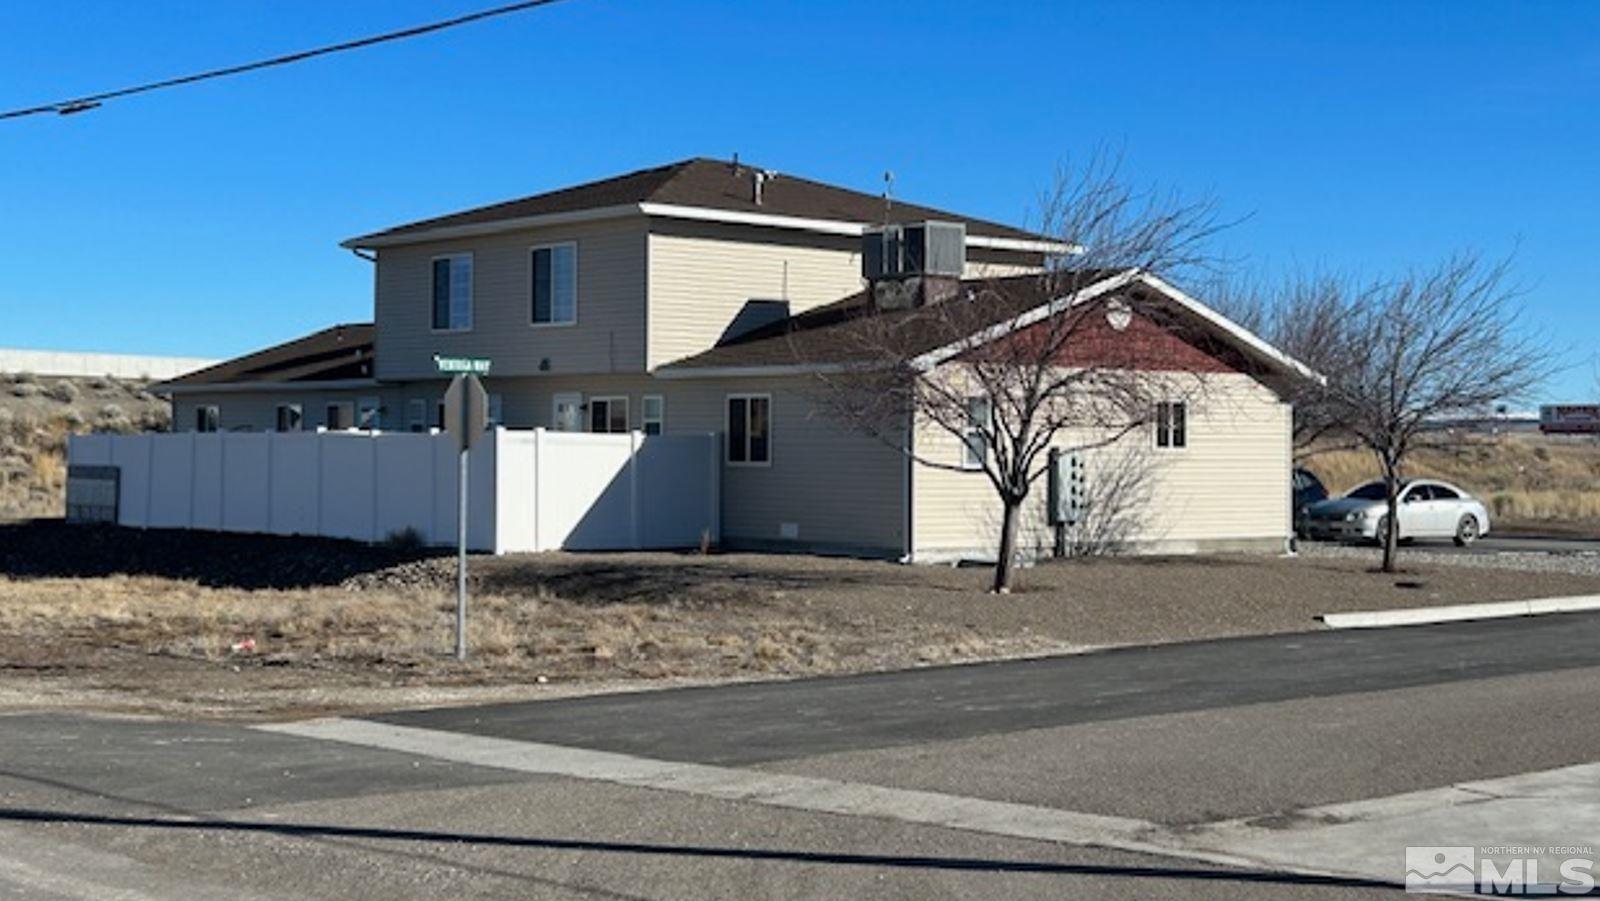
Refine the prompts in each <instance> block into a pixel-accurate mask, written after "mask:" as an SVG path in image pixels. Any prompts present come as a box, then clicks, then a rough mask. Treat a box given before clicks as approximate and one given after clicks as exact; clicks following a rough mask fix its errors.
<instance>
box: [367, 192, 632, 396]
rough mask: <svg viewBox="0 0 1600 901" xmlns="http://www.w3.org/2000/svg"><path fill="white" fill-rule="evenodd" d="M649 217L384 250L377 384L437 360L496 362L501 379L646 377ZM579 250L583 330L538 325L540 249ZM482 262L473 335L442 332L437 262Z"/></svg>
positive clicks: (430, 367)
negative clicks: (437, 314)
mask: <svg viewBox="0 0 1600 901" xmlns="http://www.w3.org/2000/svg"><path fill="white" fill-rule="evenodd" d="M645 222H646V220H645V219H644V217H642V216H637V217H631V218H626V219H617V220H607V221H605V222H591V223H578V224H572V225H564V226H552V227H549V228H540V229H527V230H522V231H516V232H508V233H503V234H494V235H484V236H479V237H472V238H459V239H454V240H449V241H433V242H428V243H424V244H407V245H402V246H398V247H386V248H383V249H381V250H379V251H378V261H377V275H376V289H375V292H376V299H375V302H374V316H375V321H376V322H377V334H378V336H377V357H378V363H377V369H378V371H377V373H376V375H377V377H378V378H380V379H382V380H384V381H398V380H409V379H418V378H429V377H431V376H433V375H434V374H435V372H434V364H433V355H434V354H436V353H437V354H445V355H447V356H474V357H488V358H490V359H491V360H493V361H494V369H493V370H492V372H493V374H496V375H505V376H516V375H533V374H535V373H538V372H540V371H541V370H540V363H541V361H543V360H549V368H548V370H547V371H549V372H552V373H578V372H583V373H593V372H628V371H642V370H643V369H644V361H645V346H644V327H645V270H646V266H645V245H646V235H645ZM564 242H573V243H575V244H576V245H577V253H578V266H577V282H578V284H577V294H578V311H577V322H576V323H575V324H573V325H560V326H551V325H541V326H535V325H534V324H533V322H532V319H533V314H532V310H533V294H532V291H533V289H532V267H533V263H532V249H533V248H534V247H536V246H541V245H545V244H558V243H564ZM456 253H470V254H472V267H473V272H472V279H473V286H472V328H471V330H470V331H464V332H436V331H434V330H433V328H432V325H433V320H432V309H433V295H432V290H433V260H434V258H435V257H438V256H443V255H447V254H456Z"/></svg>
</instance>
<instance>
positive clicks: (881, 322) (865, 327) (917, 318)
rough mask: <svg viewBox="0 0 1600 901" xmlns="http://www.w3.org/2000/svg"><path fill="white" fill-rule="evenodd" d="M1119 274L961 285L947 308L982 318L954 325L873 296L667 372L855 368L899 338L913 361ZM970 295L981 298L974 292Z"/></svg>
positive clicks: (819, 311) (849, 300) (859, 296)
mask: <svg viewBox="0 0 1600 901" xmlns="http://www.w3.org/2000/svg"><path fill="white" fill-rule="evenodd" d="M1116 274H1117V271H1116V270H1111V269H1104V270H1099V269H1092V270H1085V271H1083V272H1079V273H1074V274H1073V275H1072V282H1071V284H1064V283H1063V281H1062V278H1061V277H1060V276H1055V277H1049V278H1046V277H1042V276H1039V275H1018V276H1012V277H1010V278H1000V279H968V280H965V281H962V282H961V284H960V287H959V289H958V293H957V296H956V297H954V298H952V299H950V300H946V301H942V302H943V303H981V304H983V307H982V310H981V312H982V314H983V315H982V316H981V317H970V316H966V315H962V316H960V317H957V318H956V319H955V320H952V319H950V318H947V317H941V316H938V315H937V314H936V313H935V312H934V308H933V307H917V308H912V309H905V310H886V311H880V310H876V309H875V308H874V307H873V305H872V299H871V295H870V293H869V292H868V291H861V292H859V293H856V294H852V295H851V296H849V297H846V298H844V299H843V300H838V301H834V302H833V303H830V304H827V305H825V306H821V307H816V308H814V309H811V310H807V311H806V312H804V313H800V314H798V315H795V316H791V317H789V318H788V319H784V320H781V321H779V322H775V323H772V324H771V325H767V326H763V327H762V328H759V329H755V330H754V331H751V332H748V333H746V334H744V335H741V336H740V337H738V338H736V339H733V340H731V341H726V342H724V343H722V344H720V345H718V346H716V347H713V348H712V349H710V350H708V351H705V352H703V353H699V354H695V355H694V356H692V357H685V358H684V359H682V360H678V361H676V362H674V363H669V364H667V365H666V366H663V367H661V369H662V370H663V371H666V372H683V371H689V370H695V369H711V368H719V369H720V368H725V367H738V368H743V367H752V366H793V365H802V364H824V365H825V364H830V363H849V362H853V361H856V360H858V359H859V358H860V356H861V355H862V353H863V349H864V347H867V344H865V343H864V339H865V341H867V342H870V341H873V340H875V336H881V335H887V334H891V333H892V334H893V335H894V345H895V349H896V351H898V352H901V353H904V354H906V355H908V356H914V355H917V354H921V353H926V352H928V351H932V350H937V349H938V348H940V347H944V346H945V345H947V344H950V343H952V342H954V341H959V340H961V339H963V338H965V337H967V335H965V334H960V335H958V334H952V333H951V331H950V330H951V328H952V326H954V325H957V324H959V325H960V326H963V327H966V326H976V327H978V328H982V327H984V326H987V325H993V324H996V323H1000V322H1004V321H1005V320H1007V319H1010V318H1012V317H1015V316H1018V315H1020V314H1022V313H1025V312H1027V311H1028V310H1031V309H1034V308H1035V307H1038V306H1040V305H1041V304H1044V303H1046V302H1048V301H1049V300H1050V299H1052V298H1051V297H1050V296H1049V295H1051V294H1057V295H1060V294H1066V293H1070V292H1071V291H1072V290H1075V286H1076V287H1083V286H1087V285H1091V284H1093V283H1095V282H1098V281H1101V280H1102V279H1105V278H1109V277H1111V276H1113V275H1116ZM969 292H976V293H971V294H969Z"/></svg>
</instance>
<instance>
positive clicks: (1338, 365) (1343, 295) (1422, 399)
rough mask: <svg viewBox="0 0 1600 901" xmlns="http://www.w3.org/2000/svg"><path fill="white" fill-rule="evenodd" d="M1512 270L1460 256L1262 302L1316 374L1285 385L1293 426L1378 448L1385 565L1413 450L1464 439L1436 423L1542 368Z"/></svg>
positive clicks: (1514, 391) (1509, 389)
mask: <svg viewBox="0 0 1600 901" xmlns="http://www.w3.org/2000/svg"><path fill="white" fill-rule="evenodd" d="M1509 275H1510V267H1509V261H1501V262H1493V263H1491V262H1486V261H1485V260H1484V259H1483V258H1482V257H1480V256H1479V255H1477V254H1472V253H1463V254H1458V255H1456V256H1453V257H1450V258H1449V259H1446V260H1444V261H1443V262H1441V263H1439V264H1437V265H1436V266H1434V267H1432V268H1431V269H1426V270H1420V271H1414V272H1410V273H1407V274H1406V275H1404V276H1402V277H1399V278H1396V279H1390V280H1380V281H1368V282H1358V281H1356V280H1354V279H1350V278H1341V277H1331V276H1316V277H1311V278H1302V279H1299V280H1296V281H1293V282H1291V283H1290V285H1289V286H1288V287H1287V288H1286V289H1285V290H1284V291H1283V292H1282V293H1281V294H1280V295H1279V296H1278V297H1276V298H1273V299H1272V300H1270V301H1268V302H1267V303H1266V304H1264V305H1263V313H1262V321H1263V327H1264V329H1265V332H1266V334H1268V335H1269V336H1270V338H1271V339H1272V340H1274V341H1275V343H1277V345H1278V346H1279V347H1281V348H1283V349H1284V350H1286V351H1287V352H1289V353H1290V354H1293V355H1295V356H1297V357H1298V358H1299V359H1302V360H1304V361H1305V362H1307V363H1308V364H1309V365H1310V366H1312V367H1313V368H1314V369H1316V370H1317V371H1318V372H1320V373H1321V374H1322V375H1323V376H1324V380H1323V381H1320V382H1319V381H1304V382H1299V383H1296V384H1295V385H1294V386H1292V388H1293V390H1294V392H1295V393H1294V401H1295V405H1296V420H1297V422H1296V432H1297V435H1299V436H1301V438H1302V441H1303V442H1306V443H1309V442H1310V441H1314V440H1316V439H1318V438H1322V437H1324V436H1327V435H1330V434H1337V435H1339V436H1347V437H1348V438H1350V439H1352V440H1353V441H1354V442H1355V443H1357V444H1358V445H1359V446H1360V447H1363V448H1365V449H1366V450H1369V451H1371V452H1372V453H1373V454H1374V455H1375V456H1376V457H1377V461H1378V464H1379V467H1380V469H1381V471H1382V473H1383V477H1384V481H1385V483H1386V484H1387V486H1388V491H1387V498H1388V503H1387V513H1386V515H1385V516H1384V518H1383V522H1382V524H1381V525H1380V529H1379V537H1380V540H1381V541H1382V544H1383V570H1384V572H1393V571H1394V568H1395V557H1396V545H1397V543H1398V540H1399V520H1400V518H1399V493H1400V488H1401V484H1402V482H1401V479H1402V476H1403V474H1404V472H1405V470H1406V466H1407V462H1408V460H1409V459H1410V457H1411V455H1412V453H1413V452H1415V451H1416V450H1418V449H1420V448H1423V447H1426V446H1434V445H1446V446H1447V445H1449V444H1450V443H1451V442H1453V441H1458V440H1460V439H1459V436H1457V435H1456V433H1455V431H1454V430H1446V429H1441V428H1439V427H1438V426H1439V425H1440V424H1441V422H1442V421H1446V420H1451V419H1460V418H1468V417H1474V416H1483V415H1486V414H1487V413H1488V412H1490V411H1491V410H1493V409H1494V407H1495V405H1496V404H1498V403H1503V402H1507V401H1512V400H1517V399H1520V398H1522V397H1523V396H1524V395H1525V394H1526V393H1527V392H1528V391H1529V390H1530V389H1532V388H1533V387H1534V386H1536V385H1538V384H1539V383H1540V382H1542V381H1543V380H1544V378H1545V377H1546V376H1547V375H1548V374H1549V372H1550V361H1551V355H1550V352H1549V350H1548V348H1547V346H1546V345H1545V344H1544V343H1543V342H1542V341H1541V340H1540V339H1539V338H1538V337H1537V336H1535V335H1534V334H1532V333H1531V332H1530V331H1529V330H1528V329H1526V328H1524V326H1523V323H1522V322H1521V321H1520V318H1519V314H1520V309H1519V306H1518V304H1517V303H1516V298H1517V297H1518V294H1519V291H1518V290H1517V288H1516V287H1515V286H1514V285H1513V284H1512V283H1511V281H1510V278H1509ZM1480 525H1481V524H1480Z"/></svg>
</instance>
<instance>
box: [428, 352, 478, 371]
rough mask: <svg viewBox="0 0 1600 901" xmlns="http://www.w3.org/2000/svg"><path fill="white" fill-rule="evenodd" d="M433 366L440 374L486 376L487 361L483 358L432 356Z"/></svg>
mask: <svg viewBox="0 0 1600 901" xmlns="http://www.w3.org/2000/svg"><path fill="white" fill-rule="evenodd" d="M433 365H434V366H436V367H438V369H439V371H440V372H447V373H466V374H468V375H488V374H489V360H488V359H486V358H484V357H441V356H439V355H438V354H434V355H433Z"/></svg>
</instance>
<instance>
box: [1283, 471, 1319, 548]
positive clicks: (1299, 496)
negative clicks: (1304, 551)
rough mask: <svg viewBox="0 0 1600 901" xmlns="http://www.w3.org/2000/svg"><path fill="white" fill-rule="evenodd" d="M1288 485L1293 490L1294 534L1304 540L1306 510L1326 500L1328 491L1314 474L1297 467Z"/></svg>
mask: <svg viewBox="0 0 1600 901" xmlns="http://www.w3.org/2000/svg"><path fill="white" fill-rule="evenodd" d="M1290 484H1291V486H1292V487H1293V488H1294V533H1295V534H1296V535H1298V536H1300V537H1301V538H1304V537H1305V521H1306V510H1307V508H1309V507H1310V506H1311V505H1312V504H1315V503H1320V502H1322V501H1325V500H1327V499H1328V489H1327V487H1326V486H1325V485H1323V484H1322V480H1321V479H1319V478H1317V476H1316V474H1315V473H1313V472H1312V471H1311V470H1309V469H1302V468H1300V467H1298V466H1296V467H1295V468H1294V474H1293V475H1292V476H1291V477H1290Z"/></svg>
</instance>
